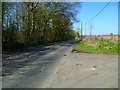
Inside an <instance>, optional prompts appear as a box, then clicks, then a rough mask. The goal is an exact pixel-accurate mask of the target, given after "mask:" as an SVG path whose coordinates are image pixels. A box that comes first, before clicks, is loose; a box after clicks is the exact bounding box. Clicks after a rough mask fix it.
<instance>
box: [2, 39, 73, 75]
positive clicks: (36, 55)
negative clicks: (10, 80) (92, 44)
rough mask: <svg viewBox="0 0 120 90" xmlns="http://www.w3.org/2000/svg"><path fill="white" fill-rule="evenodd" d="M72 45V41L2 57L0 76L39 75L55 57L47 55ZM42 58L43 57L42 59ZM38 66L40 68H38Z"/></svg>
mask: <svg viewBox="0 0 120 90" xmlns="http://www.w3.org/2000/svg"><path fill="white" fill-rule="evenodd" d="M73 43H74V40H73V41H72V42H71V41H67V42H64V43H60V44H57V45H54V46H47V47H43V48H39V49H35V50H30V51H24V52H19V53H16V54H14V55H10V56H3V57H2V76H10V75H13V74H14V75H15V74H17V75H18V74H19V75H33V74H34V73H35V74H36V73H39V72H41V71H42V70H43V69H44V68H45V67H46V65H48V64H51V63H52V62H53V61H54V60H55V56H51V55H50V56H47V54H48V53H50V52H54V51H55V50H57V49H59V48H60V47H63V46H67V47H69V46H72V45H73ZM53 55H54V54H53ZM43 56H45V57H44V58H43ZM40 66H41V67H42V68H40ZM15 72H17V73H15Z"/></svg>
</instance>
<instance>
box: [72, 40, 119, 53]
mask: <svg viewBox="0 0 120 90" xmlns="http://www.w3.org/2000/svg"><path fill="white" fill-rule="evenodd" d="M119 46H120V44H119V43H118V42H115V43H114V42H111V41H91V42H87V41H81V42H78V43H76V44H75V45H74V46H73V49H74V50H77V51H80V52H88V53H105V54H118V53H120V50H119Z"/></svg>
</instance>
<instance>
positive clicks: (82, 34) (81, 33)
mask: <svg viewBox="0 0 120 90" xmlns="http://www.w3.org/2000/svg"><path fill="white" fill-rule="evenodd" d="M82 26H83V22H81V37H82V35H83V27H82Z"/></svg>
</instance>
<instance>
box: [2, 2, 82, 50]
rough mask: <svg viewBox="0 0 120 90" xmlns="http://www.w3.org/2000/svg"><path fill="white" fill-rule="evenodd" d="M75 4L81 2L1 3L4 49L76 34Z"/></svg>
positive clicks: (63, 38)
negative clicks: (74, 23)
mask: <svg viewBox="0 0 120 90" xmlns="http://www.w3.org/2000/svg"><path fill="white" fill-rule="evenodd" d="M77 7H80V3H75V2H3V3H2V42H3V49H9V48H12V47H13V48H15V46H16V45H18V44H19V46H20V44H21V45H23V44H26V43H38V42H40V43H47V42H55V41H61V40H67V39H72V38H73V37H75V34H76V33H75V31H73V28H72V24H73V22H74V21H77V20H76V18H75V15H76V14H77V12H78V10H77ZM21 47H22V46H21ZM19 48H20V47H19Z"/></svg>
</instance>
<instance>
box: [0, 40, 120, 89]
mask: <svg viewBox="0 0 120 90" xmlns="http://www.w3.org/2000/svg"><path fill="white" fill-rule="evenodd" d="M74 43H75V41H74V40H70V41H66V42H62V43H59V44H55V45H49V46H45V47H44V48H38V49H35V50H30V51H24V52H19V53H16V54H12V55H7V56H3V58H2V60H3V68H2V69H3V73H2V74H3V77H2V80H3V82H2V85H3V86H2V87H3V88H117V87H118V56H117V55H105V54H89V53H77V52H71V51H72V45H73V44H74Z"/></svg>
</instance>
